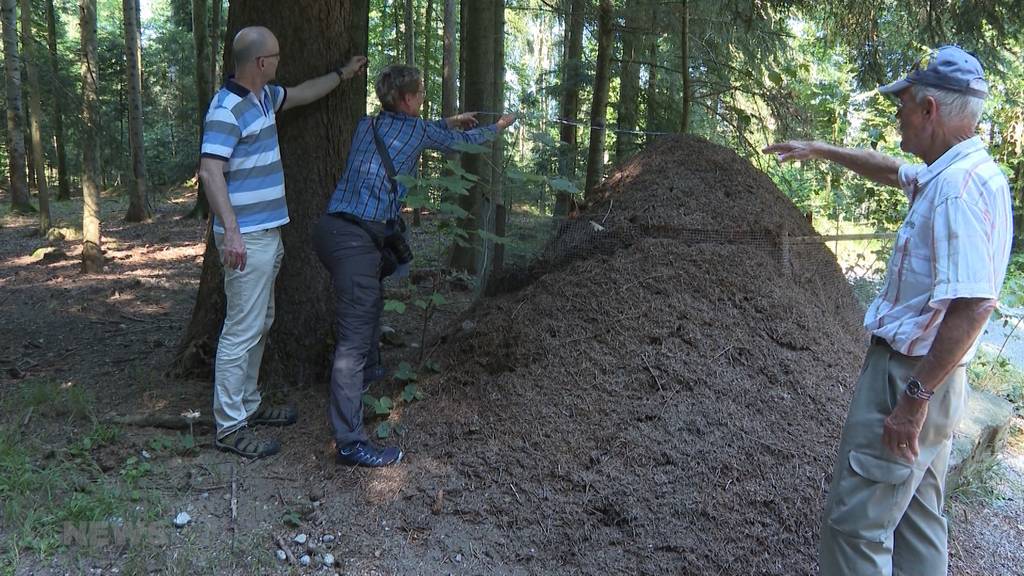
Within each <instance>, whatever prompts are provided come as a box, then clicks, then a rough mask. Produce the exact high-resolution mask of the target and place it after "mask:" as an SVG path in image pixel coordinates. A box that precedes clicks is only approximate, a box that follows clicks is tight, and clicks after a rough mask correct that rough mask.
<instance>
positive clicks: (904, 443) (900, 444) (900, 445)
mask: <svg viewBox="0 0 1024 576" xmlns="http://www.w3.org/2000/svg"><path fill="white" fill-rule="evenodd" d="M897 446H898V447H900V448H906V447H907V443H906V442H900V443H899V444H897Z"/></svg>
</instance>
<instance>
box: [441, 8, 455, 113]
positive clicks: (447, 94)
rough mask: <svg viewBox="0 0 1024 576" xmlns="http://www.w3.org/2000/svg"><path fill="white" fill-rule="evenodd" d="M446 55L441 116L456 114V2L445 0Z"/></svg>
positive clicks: (444, 57)
mask: <svg viewBox="0 0 1024 576" xmlns="http://www.w3.org/2000/svg"><path fill="white" fill-rule="evenodd" d="M443 41H444V54H443V56H442V58H441V66H442V68H443V70H442V72H441V76H442V79H441V116H442V117H444V118H448V117H449V116H452V115H454V114H455V98H456V92H455V90H456V88H455V0H444V40H443Z"/></svg>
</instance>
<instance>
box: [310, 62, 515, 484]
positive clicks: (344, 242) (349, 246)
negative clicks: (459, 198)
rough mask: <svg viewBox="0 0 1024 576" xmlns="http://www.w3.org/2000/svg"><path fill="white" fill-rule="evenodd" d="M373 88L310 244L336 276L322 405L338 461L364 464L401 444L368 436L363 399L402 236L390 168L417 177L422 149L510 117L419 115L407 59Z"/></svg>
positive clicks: (482, 135)
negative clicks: (377, 109)
mask: <svg viewBox="0 0 1024 576" xmlns="http://www.w3.org/2000/svg"><path fill="white" fill-rule="evenodd" d="M375 87H376V91H377V97H378V99H380V102H381V107H382V108H383V110H382V111H381V113H380V114H379V115H377V116H373V117H366V118H363V119H362V120H360V122H359V126H358V127H357V128H356V132H355V136H354V137H353V139H352V149H351V151H350V153H349V157H348V162H347V165H346V166H345V173H344V174H343V175H342V177H341V181H339V182H338V186H337V188H336V189H335V190H334V194H333V195H332V196H331V199H330V203H329V204H328V208H327V214H326V215H325V216H324V217H323V218H321V219H320V222H319V223H318V224H317V227H316V230H315V231H314V234H313V246H314V248H315V249H316V252H317V255H318V256H319V257H320V261H321V262H323V264H324V266H326V267H327V270H328V271H329V272H330V273H331V279H332V281H333V283H334V298H335V348H334V365H333V368H332V370H331V394H330V404H329V406H328V409H327V411H328V416H329V418H330V421H331V427H332V429H333V432H334V440H335V443H336V445H337V461H338V463H341V464H346V465H350V466H369V467H380V466H387V465H390V464H395V463H398V462H399V461H401V459H402V451H401V450H400V449H399V448H397V447H388V448H383V449H382V448H378V447H376V446H374V445H373V444H371V443H370V442H369V438H368V437H367V434H366V431H365V430H364V428H363V407H362V395H363V393H364V392H365V391H366V389H367V387H368V386H369V384H370V382H372V381H374V380H376V379H379V378H380V377H382V376H383V375H384V370H383V367H382V366H381V362H380V351H379V347H378V345H379V341H380V317H381V312H382V311H383V298H382V295H383V290H382V288H381V280H382V276H384V275H386V274H388V273H390V269H391V268H392V266H389V261H391V263H393V260H392V258H391V255H390V254H387V252H388V250H389V248H388V246H390V245H391V240H393V239H395V238H396V236H397V237H400V234H401V232H400V230H399V226H400V222H401V220H400V210H401V204H402V200H403V199H404V198H405V194H406V190H405V187H404V186H402V184H400V183H398V182H397V181H395V180H394V178H393V177H392V175H398V174H403V175H409V176H415V175H416V168H417V166H418V165H419V159H420V154H421V153H422V152H423V150H426V149H433V150H441V151H445V152H450V151H454V149H453V148H452V147H453V146H454V145H456V144H457V143H460V142H462V143H471V144H483V143H485V142H488V141H490V140H492V139H494V137H495V135H496V134H497V133H498V132H499V131H501V130H504V129H505V128H507V127H509V126H510V125H511V124H512V123H513V122H515V117H514V116H512V115H511V114H506V115H503V116H502V117H501V118H500V119H499V120H498V121H497V122H496V123H495V124H493V125H491V126H484V127H477V120H476V113H475V112H466V113H463V114H458V115H456V116H452V117H451V118H445V119H443V120H435V121H428V120H424V119H422V118H420V108H421V107H422V106H423V99H424V96H425V94H424V88H423V75H422V73H421V72H420V70H419V69H417V68H414V67H411V66H401V65H394V66H389V67H387V68H386V69H384V71H383V72H381V74H380V76H379V77H378V78H377V82H376V86H375ZM375 133H376V134H375ZM382 266H383V268H384V269H383V270H382Z"/></svg>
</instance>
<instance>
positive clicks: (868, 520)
mask: <svg viewBox="0 0 1024 576" xmlns="http://www.w3.org/2000/svg"><path fill="white" fill-rule="evenodd" d="M848 460H849V466H846V467H841V468H840V470H841V471H840V474H842V476H841V477H840V478H839V479H838V482H837V483H836V484H835V488H834V489H835V494H833V495H832V498H831V500H832V508H831V510H830V511H829V514H828V523H829V524H830V525H831V526H832V527H833V528H835V529H836V530H839V531H840V532H842V533H844V534H846V535H847V536H850V537H853V538H858V539H861V540H868V541H872V542H883V541H885V540H886V539H887V538H889V537H890V535H891V534H892V532H893V530H895V529H896V525H897V524H898V523H899V520H900V518H901V517H902V516H903V512H904V510H906V508H907V504H908V503H909V498H910V497H911V496H912V495H913V482H912V477H913V473H914V469H913V467H912V466H911V465H910V464H906V463H902V462H894V461H892V460H885V459H883V458H879V457H877V456H873V455H871V454H866V453H864V452H858V451H855V450H852V451H850V454H849V458H848Z"/></svg>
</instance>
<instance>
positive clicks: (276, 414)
mask: <svg viewBox="0 0 1024 576" xmlns="http://www.w3.org/2000/svg"><path fill="white" fill-rule="evenodd" d="M298 419H299V411H298V410H296V409H295V406H266V405H261V406H260V407H259V408H257V409H256V411H255V412H253V413H252V416H249V417H248V418H246V420H245V422H246V424H248V425H250V426H261V425H262V426H291V425H292V424H295V422H296V421H298Z"/></svg>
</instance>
